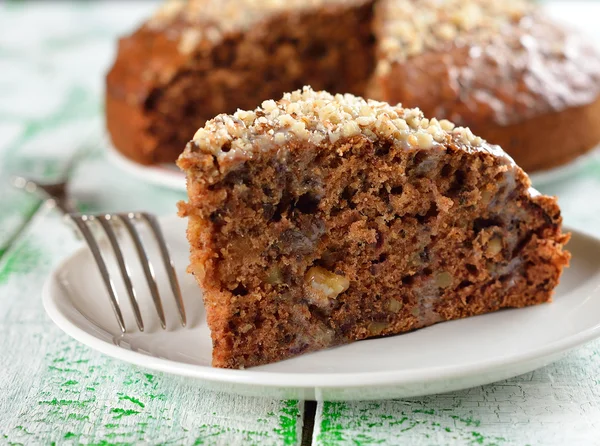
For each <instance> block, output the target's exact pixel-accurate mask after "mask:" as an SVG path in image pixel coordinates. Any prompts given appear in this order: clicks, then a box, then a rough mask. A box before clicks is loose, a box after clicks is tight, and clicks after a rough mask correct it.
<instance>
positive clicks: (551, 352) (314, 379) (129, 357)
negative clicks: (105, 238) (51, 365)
mask: <svg viewBox="0 0 600 446" xmlns="http://www.w3.org/2000/svg"><path fill="white" fill-rule="evenodd" d="M175 219H177V217H174V216H169V217H166V218H161V219H160V221H161V223H162V224H165V223H167V224H168V221H169V220H173V221H174V220H175ZM565 230H566V231H568V232H571V233H573V234H577V236H580V237H582V238H584V239H592V240H593V242H595V243H596V244H598V243H600V238H598V237H596V236H594V235H592V234H589V233H586V232H585V231H582V230H578V229H574V228H568V227H565ZM86 249H87V248H86V247H85V246H81V247H79V248H78V249H77V250H75V251H73V252H72V253H71V254H70V255H68V256H66V257H65V258H64V259H62V260H61V262H60V263H59V264H58V265H57V266H55V267H54V269H53V271H52V273H51V274H50V275H49V276H48V278H47V279H46V281H45V283H44V286H43V289H42V302H43V306H44V309H45V310H46V313H47V314H48V316H49V317H50V319H51V320H52V321H53V322H54V324H55V325H56V326H57V327H58V328H60V329H61V330H62V331H63V332H64V333H66V334H67V335H69V336H70V337H72V338H73V339H75V340H76V341H78V342H80V343H82V344H84V345H86V346H88V347H90V348H92V349H94V350H97V351H99V352H100V353H102V354H105V355H107V356H110V357H112V358H116V359H119V360H121V361H125V362H128V363H131V364H134V365H137V366H141V367H145V368H149V369H152V370H156V371H160V372H165V373H169V374H173V375H178V376H184V377H190V378H196V379H201V380H205V381H211V382H220V383H229V384H242V385H249V386H261V387H271V388H275V387H277V388H280V387H285V388H290V389H298V390H301V389H314V388H321V389H342V388H358V387H381V386H389V385H412V384H421V385H427V384H431V383H436V382H440V381H448V380H452V379H457V378H465V377H469V376H474V375H479V374H482V373H486V372H491V371H494V370H496V369H498V368H500V367H502V368H508V367H511V366H516V365H518V364H523V363H529V362H532V361H541V360H543V359H544V358H548V357H552V356H556V355H561V354H564V353H566V352H568V351H570V350H572V349H574V348H577V347H580V346H582V345H584V344H586V343H587V342H590V341H592V340H594V339H596V338H598V337H600V317H599V318H598V321H597V322H596V323H595V325H594V326H592V327H590V328H587V329H585V330H583V331H580V332H577V333H576V334H574V335H571V336H568V337H566V338H563V339H560V340H557V341H554V342H552V343H550V344H546V345H544V346H543V347H542V348H538V349H533V350H531V349H530V350H527V351H523V352H519V353H516V354H510V355H506V356H502V357H499V358H494V359H493V360H488V361H485V362H480V363H469V364H460V365H454V366H437V367H425V368H418V369H411V370H388V371H377V372H351V373H340V372H335V373H315V372H310V373H298V372H293V373H287V372H268V371H262V370H256V369H253V368H249V369H244V370H237V369H223V368H217V367H212V366H203V365H198V364H188V363H184V362H179V361H175V360H172V359H166V358H159V357H156V356H152V355H147V354H143V353H139V352H136V351H133V350H129V349H125V348H123V347H120V346H118V345H115V344H112V343H110V342H107V341H104V340H102V339H99V338H97V337H96V336H94V335H92V334H90V333H88V332H87V331H85V330H83V329H82V328H79V327H78V326H77V325H76V324H75V323H73V322H71V321H70V320H69V318H68V317H67V316H66V315H65V314H63V312H62V311H61V310H60V308H59V300H60V299H61V298H60V297H59V298H57V297H56V296H55V295H54V293H52V288H53V287H58V286H59V283H60V280H59V277H58V276H59V273H60V272H61V271H64V270H65V268H66V266H67V263H68V262H69V261H71V260H72V259H73V258H74V257H76V256H80V255H82V253H83V251H85V250H86ZM594 293H600V285H598V286H597V287H596V288H595V289H594ZM64 298H65V297H64V296H63V297H62V299H64ZM82 316H83V315H82ZM482 316H485V315H482ZM84 317H85V316H84ZM456 322H460V321H456ZM90 323H91V324H92V325H93V323H92V322H90ZM341 347H342V348H343V346H341Z"/></svg>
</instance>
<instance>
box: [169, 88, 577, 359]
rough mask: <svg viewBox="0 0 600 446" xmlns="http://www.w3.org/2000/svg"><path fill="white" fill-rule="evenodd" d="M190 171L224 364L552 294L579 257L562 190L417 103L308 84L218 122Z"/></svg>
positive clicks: (188, 210) (198, 248)
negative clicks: (564, 220)
mask: <svg viewBox="0 0 600 446" xmlns="http://www.w3.org/2000/svg"><path fill="white" fill-rule="evenodd" d="M178 164H179V166H180V167H181V168H182V169H183V170H184V171H185V172H186V174H187V188H188V195H189V201H188V202H187V203H181V204H180V214H181V215H182V216H187V217H188V219H189V226H188V233H187V235H188V239H189V242H190V246H191V265H190V268H189V270H190V271H191V272H192V273H193V274H194V275H195V276H196V279H197V280H198V282H199V284H200V285H201V287H202V288H203V290H204V303H205V307H206V312H207V319H208V324H209V326H210V329H211V332H212V339H213V365H214V366H216V367H228V368H244V367H249V366H255V365H259V364H266V363H269V362H273V361H278V360H281V359H286V358H290V357H293V356H295V355H299V354H301V353H305V352H310V351H315V350H320V349H324V348H327V347H331V346H335V345H340V344H345V343H348V342H352V341H357V340H360V339H365V338H369V337H373V336H386V335H392V334H397V333H403V332H406V331H409V330H414V329H417V328H421V327H425V326H428V325H432V324H435V323H438V322H441V321H446V320H450V319H458V318H463V317H467V316H473V315H478V314H483V313H488V312H491V311H496V310H499V309H501V308H507V307H525V306H528V305H535V304H541V303H544V302H548V301H550V300H551V296H552V290H553V289H554V287H555V286H556V285H557V284H558V281H559V277H560V275H561V272H562V269H563V267H565V266H566V265H567V263H568V259H569V254H568V253H567V252H566V251H564V250H563V246H564V244H565V243H566V242H567V240H568V235H565V234H563V233H562V232H561V216H560V210H559V208H558V206H557V203H556V200H555V199H554V198H550V197H546V196H542V195H539V194H538V193H536V192H535V191H534V190H533V189H531V188H530V182H529V179H528V177H527V175H526V174H525V173H524V172H523V171H522V170H521V169H520V168H519V167H518V166H517V165H515V164H514V162H513V161H512V159H511V158H510V157H508V156H507V155H506V154H505V153H504V152H503V151H502V150H501V149H500V148H499V147H497V146H492V145H489V144H487V143H486V142H485V141H483V140H482V139H481V138H478V137H476V136H474V135H473V134H472V133H471V131H470V130H469V129H466V128H455V127H454V125H453V124H452V123H450V122H448V121H445V120H442V121H437V120H436V119H431V120H429V119H426V118H425V117H424V116H423V114H422V113H421V112H420V111H419V110H418V109H405V108H402V107H401V106H390V105H388V104H385V103H381V102H375V101H371V100H369V101H365V100H363V99H362V98H359V97H355V96H352V95H348V94H347V95H343V96H342V95H335V96H332V95H330V94H329V93H326V92H315V91H313V90H311V89H310V88H304V89H303V90H300V91H295V92H293V93H289V94H285V95H284V97H283V99H281V100H280V101H278V102H275V101H273V100H268V101H265V102H263V103H262V106H261V107H259V108H257V109H256V110H254V111H238V112H236V113H235V114H233V115H225V114H223V115H219V116H217V117H216V118H215V119H213V120H210V121H209V122H208V123H207V124H206V126H205V127H203V128H201V129H200V130H198V132H197V133H196V134H195V136H194V139H193V140H192V141H191V142H190V143H189V144H188V145H187V147H186V149H185V151H184V153H183V154H182V155H181V156H180V158H179V161H178Z"/></svg>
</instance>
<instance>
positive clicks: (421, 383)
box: [43, 217, 600, 400]
mask: <svg viewBox="0 0 600 446" xmlns="http://www.w3.org/2000/svg"><path fill="white" fill-rule="evenodd" d="M161 224H162V227H163V229H164V232H165V235H166V238H167V240H168V243H169V246H170V251H171V253H172V256H173V259H174V262H175V265H176V268H177V272H178V275H179V279H180V282H181V285H182V290H183V295H184V296H183V297H184V301H185V305H186V309H187V312H188V317H189V324H188V327H187V328H181V327H178V325H177V313H176V311H175V304H174V302H173V300H172V299H171V298H170V295H169V294H168V293H167V292H166V291H167V290H168V287H167V279H166V277H165V276H164V275H162V267H160V264H158V263H157V268H156V271H157V275H158V281H159V285H160V289H161V290H163V291H164V294H165V296H167V297H168V298H166V299H163V300H164V303H165V311H166V314H167V319H168V321H167V325H168V330H167V331H162V330H160V329H159V328H158V323H157V317H156V316H155V315H154V314H153V311H152V308H151V306H150V305H151V304H150V302H151V299H150V297H149V292H148V291H147V289H146V287H142V286H141V284H143V283H144V282H143V280H142V277H143V276H142V271H141V268H140V267H139V266H138V264H137V263H138V262H137V260H136V257H135V255H134V254H133V252H132V251H131V250H132V249H133V247H131V246H128V245H126V246H125V252H126V257H128V258H130V259H133V260H135V261H133V262H131V267H132V274H133V277H134V282H135V283H136V284H137V285H138V289H139V291H140V299H141V301H142V312H143V314H144V319H145V321H147V322H150V323H149V324H148V326H147V327H146V328H147V329H146V332H145V333H139V332H138V331H137V329H136V330H135V331H132V332H131V333H128V334H125V335H121V334H120V331H119V328H118V326H117V323H116V320H115V318H114V315H113V313H112V310H111V307H110V305H109V301H108V297H107V293H106V291H105V289H104V287H103V285H102V282H101V280H100V276H99V274H98V272H97V270H96V267H95V265H94V263H93V260H92V258H91V255H90V254H89V252H88V250H87V249H86V248H85V247H82V248H81V249H80V250H78V251H76V252H75V253H74V254H73V255H71V256H70V257H69V258H67V259H66V260H65V261H63V262H62V264H60V265H59V266H58V267H57V268H56V269H55V271H54V272H53V273H52V274H51V276H50V277H49V279H48V281H47V282H46V285H45V287H44V291H43V301H44V306H45V308H46V311H47V312H48V314H49V315H50V317H51V318H52V320H53V321H54V322H55V323H56V324H57V325H58V326H59V327H60V328H61V329H62V330H64V331H65V332H66V333H67V334H68V335H70V336H72V337H73V338H75V339H76V340H78V341H80V342H82V343H83V344H86V345H88V346H89V347H91V348H94V349H96V350H98V351H100V352H102V353H104V354H106V355H109V356H112V357H115V358H118V359H120V360H123V361H127V362H130V363H132V364H136V365H138V366H141V367H144V368H147V369H154V370H158V371H162V372H165V373H170V374H173V375H181V376H186V377H189V378H193V379H196V380H197V381H198V383H199V384H200V385H201V386H203V387H206V388H210V389H214V390H219V391H226V392H235V393H239V394H245V395H255V396H269V397H276V398H299V399H317V400H357V399H362V400H364V399H387V398H400V397H410V396H417V395H426V394H432V393H440V392H448V391H453V390H458V389H464V388H468V387H473V386H478V385H482V384H487V383H491V382H494V381H498V380H502V379H506V378H510V377H513V376H516V375H519V374H522V373H526V372H529V371H531V370H534V369H536V368H538V367H542V366H544V365H546V364H548V363H550V362H552V361H555V360H556V359H558V358H560V357H561V356H563V355H564V354H565V353H567V352H568V351H569V350H571V349H573V348H575V347H578V346H580V345H582V344H584V343H586V342H588V341H590V340H592V339H594V338H596V337H599V336H600V240H598V239H596V238H594V237H591V236H588V235H584V234H582V233H579V232H575V231H573V238H572V240H571V242H570V243H569V250H570V251H571V252H572V254H573V259H572V265H571V267H570V268H569V269H567V270H566V271H565V273H564V276H563V278H562V282H561V284H560V286H559V287H558V289H557V291H556V295H555V301H554V302H553V303H551V304H545V305H540V306H536V307H531V308H525V309H519V310H504V311H500V312H497V313H494V314H487V315H483V316H478V317H473V318H469V319H464V320H459V321H452V322H445V323H441V324H438V325H435V326H433V327H429V328H424V329H421V330H418V331H415V332H412V333H408V334H404V335H398V336H393V337H387V338H380V339H372V340H366V341H361V342H356V343H354V344H350V345H346V346H342V347H336V348H332V349H329V350H325V351H321V352H317V353H310V354H306V355H303V356H300V357H297V358H294V359H290V360H286V361H281V362H278V363H275V364H270V365H266V366H261V367H255V368H250V369H246V370H225V369H218V368H213V367H211V365H210V358H211V340H210V333H209V330H208V327H207V326H206V322H205V318H204V316H205V315H204V308H203V305H202V299H201V291H200V290H199V288H198V287H197V285H196V283H195V281H194V279H193V278H192V277H191V276H190V275H188V274H186V273H185V267H186V264H187V262H188V260H187V257H188V246H187V243H186V240H185V235H184V234H185V221H183V220H181V219H177V218H175V217H170V218H166V219H163V220H162V221H161ZM149 248H150V249H149V252H150V255H151V256H155V255H156V253H157V251H156V248H155V247H153V246H149ZM107 260H109V262H108V263H109V269H111V271H114V270H115V264H114V262H113V261H112V260H111V257H108V259H107ZM111 262H112V263H111ZM115 277H118V276H115ZM116 285H117V288H118V289H119V291H120V293H124V288H123V285H122V284H121V283H120V282H119V281H116ZM122 295H123V296H124V295H125V294H122ZM122 306H123V307H124V310H125V320H126V324H127V326H128V327H130V328H133V327H135V323H134V319H133V315H132V313H131V309H130V308H129V306H128V305H127V304H126V303H124V304H123V305H122Z"/></svg>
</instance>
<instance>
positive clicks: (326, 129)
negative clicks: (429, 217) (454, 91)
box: [183, 87, 512, 162]
mask: <svg viewBox="0 0 600 446" xmlns="http://www.w3.org/2000/svg"><path fill="white" fill-rule="evenodd" d="M360 135H362V136H364V137H367V138H369V139H370V140H372V141H377V140H387V141H391V142H392V143H394V144H401V145H404V146H405V147H406V148H416V149H430V148H432V147H434V146H436V145H437V146H443V145H446V144H449V143H453V144H455V145H457V146H458V147H461V148H463V149H465V150H476V151H486V152H489V153H492V154H494V155H496V156H502V157H506V158H507V159H508V160H510V161H511V162H512V160H511V159H510V157H509V156H508V155H506V153H505V152H504V151H503V150H502V149H501V148H500V147H498V146H494V145H490V144H487V143H486V142H485V141H484V140H482V139H481V138H479V137H477V136H475V135H473V133H472V132H471V130H469V129H468V128H464V127H455V126H454V124H453V123H451V122H450V121H447V120H440V121H438V120H437V119H435V118H433V119H427V118H425V117H424V116H423V113H422V112H421V110H419V109H418V108H413V109H409V108H403V107H402V106H401V105H397V106H391V105H389V104H387V103H384V102H378V101H374V100H365V99H363V98H361V97H357V96H353V95H350V94H345V95H340V94H337V95H335V96H334V95H331V94H330V93H327V92H324V91H314V90H312V89H311V88H310V87H304V88H303V89H302V90H297V91H294V92H292V93H286V94H285V95H284V96H283V98H282V99H281V100H279V101H277V102H276V101H274V100H267V101H264V102H263V103H262V106H261V107H258V108H257V109H256V110H254V111H242V110H238V111H237V112H236V113H234V114H233V115H226V114H221V115H219V116H217V117H216V118H214V119H212V120H210V121H208V122H207V123H206V125H205V126H204V127H203V128H201V129H200V130H198V131H197V132H196V134H195V135H194V138H193V141H192V142H191V143H190V144H189V145H188V148H187V150H186V152H188V151H191V152H194V151H201V152H205V153H211V154H214V155H216V156H218V157H231V156H235V155H239V154H251V153H252V152H254V151H256V150H261V149H264V150H268V149H272V148H274V147H275V148H279V147H285V146H286V145H287V144H288V143H290V142H292V141H300V142H306V143H309V144H314V145H328V144H335V143H336V142H338V141H339V140H341V139H350V138H352V137H356V136H360ZM183 156H185V153H184V155H183Z"/></svg>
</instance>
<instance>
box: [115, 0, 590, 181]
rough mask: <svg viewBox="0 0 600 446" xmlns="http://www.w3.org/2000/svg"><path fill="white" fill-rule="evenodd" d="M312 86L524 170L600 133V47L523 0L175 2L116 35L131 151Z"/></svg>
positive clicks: (167, 143) (576, 149) (156, 151)
mask: <svg viewBox="0 0 600 446" xmlns="http://www.w3.org/2000/svg"><path fill="white" fill-rule="evenodd" d="M332 23H335V26H331V24H332ZM303 85H311V86H312V87H313V88H315V89H318V90H320V89H324V90H328V91H331V92H333V93H337V92H339V93H353V94H358V95H361V96H367V97H371V98H374V99H379V100H383V101H386V102H389V103H402V104H403V105H404V106H406V107H420V108H421V109H422V110H423V111H424V112H425V113H426V114H427V115H429V116H436V117H437V118H439V119H442V118H446V119H450V120H452V121H454V122H456V123H457V124H459V125H463V126H469V127H470V128H472V130H473V132H475V133H476V134H478V135H481V136H482V137H483V138H485V139H486V140H488V141H490V142H491V143H494V144H499V145H501V146H502V147H503V148H504V149H505V150H506V151H507V152H508V153H509V154H510V155H511V156H512V157H513V158H514V159H515V161H516V162H517V163H518V164H519V165H520V166H521V167H523V168H524V169H525V170H526V171H536V170H544V169H548V168H551V167H554V166H558V165H561V164H564V163H567V162H569V161H570V160H572V159H573V158H575V157H577V156H578V155H580V154H582V153H584V152H586V151H589V150H590V149H592V148H593V147H595V146H596V144H597V143H598V142H600V127H599V126H597V125H596V122H597V118H600V96H599V92H600V56H599V54H598V52H597V51H596V49H595V47H594V45H593V44H592V43H591V42H589V41H588V40H587V39H586V38H585V37H583V36H581V35H580V34H579V33H578V32H576V31H574V30H568V29H566V28H564V27H563V26H562V25H561V24H559V23H556V22H554V21H552V20H551V19H549V18H548V17H547V16H546V15H545V14H544V12H543V11H542V10H540V8H539V7H538V6H535V5H534V4H532V3H530V2H527V1H525V0H507V1H502V2H499V1H489V0H311V1H304V0H269V1H258V0H189V1H183V0H171V1H169V2H166V4H165V5H164V6H163V7H162V8H161V9H160V10H159V11H158V12H157V13H156V14H155V15H154V16H153V17H152V18H150V19H149V20H148V21H147V22H146V23H145V24H144V25H142V27H141V28H140V29H138V30H137V31H136V32H134V33H133V34H132V35H131V36H129V37H126V38H124V39H121V41H120V44H119V52H118V55H117V59H116V62H115V64H114V66H113V67H112V69H111V71H110V72H109V74H108V77H107V88H106V119H107V126H108V130H109V132H110V134H111V137H112V141H113V144H114V145H115V147H116V148H117V149H118V150H119V151H121V152H122V153H123V154H124V155H126V156H127V157H129V158H131V159H133V160H135V161H137V162H140V163H144V164H152V163H162V162H174V161H175V159H176V158H177V156H178V155H179V154H180V153H181V151H182V150H183V147H184V146H185V144H186V142H187V141H188V139H189V138H190V136H191V135H193V133H194V131H195V130H196V129H197V128H198V127H199V126H201V125H203V124H204V123H205V122H206V121H207V120H209V119H211V118H213V117H214V116H215V115H217V114H219V113H234V112H235V111H236V110H237V109H238V108H241V109H253V108H254V107H256V106H257V105H258V104H260V103H261V102H262V101H263V100H266V99H269V98H272V97H280V96H281V94H283V92H285V91H290V90H294V89H297V88H301V87H302V86H303Z"/></svg>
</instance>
